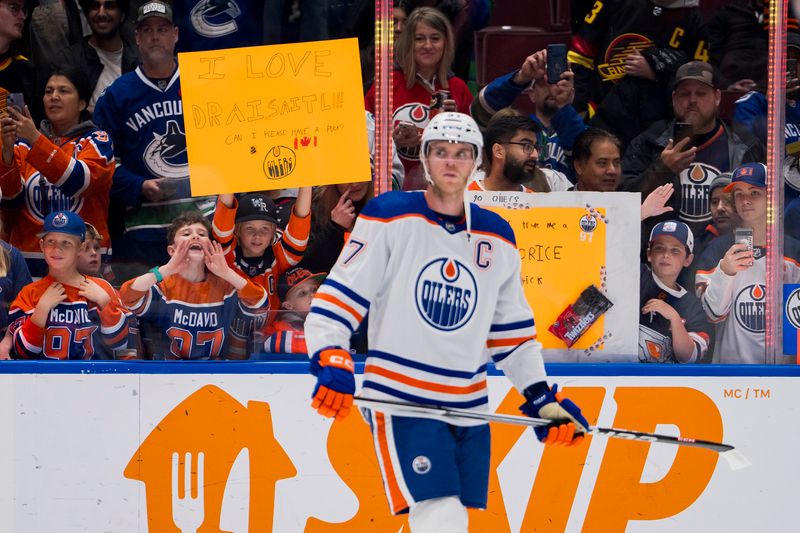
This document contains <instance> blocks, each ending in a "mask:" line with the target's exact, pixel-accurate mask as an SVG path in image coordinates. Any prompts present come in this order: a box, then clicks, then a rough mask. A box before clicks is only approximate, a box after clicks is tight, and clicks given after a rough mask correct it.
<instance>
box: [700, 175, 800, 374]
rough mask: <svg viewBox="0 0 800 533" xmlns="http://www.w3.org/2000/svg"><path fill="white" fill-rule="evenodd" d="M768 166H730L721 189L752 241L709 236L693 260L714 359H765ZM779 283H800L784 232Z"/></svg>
mask: <svg viewBox="0 0 800 533" xmlns="http://www.w3.org/2000/svg"><path fill="white" fill-rule="evenodd" d="M766 180H767V167H766V166H764V164H763V163H746V164H744V165H741V166H740V167H738V168H737V169H736V170H734V172H733V175H732V177H731V183H730V185H728V186H726V187H725V192H731V191H733V204H734V207H735V209H736V212H737V213H738V215H739V216H740V217H741V219H742V223H741V226H742V227H744V228H748V229H750V230H752V236H753V239H752V243H749V244H745V243H743V242H735V237H734V234H732V233H731V234H728V235H723V236H721V237H718V238H716V239H714V240H713V241H712V242H711V244H709V245H708V247H707V248H706V249H705V251H704V252H703V255H702V256H701V257H700V261H699V262H698V264H697V274H696V277H695V283H696V285H697V294H698V297H699V298H700V302H701V303H702V304H703V308H704V309H705V311H706V315H708V318H709V320H710V321H711V322H713V323H715V324H716V337H717V339H716V346H715V348H714V357H713V362H714V363H738V364H742V363H745V364H747V363H757V364H764V363H766V362H767V361H766V351H765V348H764V342H765V334H766V309H765V305H766V304H765V302H766V294H767V286H766V280H767V274H766V272H767V270H766V269H767V267H766V263H767V259H766V244H767V185H766V183H767V181H766ZM783 255H784V258H783V280H784V283H800V242H798V241H797V240H795V239H793V238H791V237H788V236H787V237H786V238H785V239H784V247H783Z"/></svg>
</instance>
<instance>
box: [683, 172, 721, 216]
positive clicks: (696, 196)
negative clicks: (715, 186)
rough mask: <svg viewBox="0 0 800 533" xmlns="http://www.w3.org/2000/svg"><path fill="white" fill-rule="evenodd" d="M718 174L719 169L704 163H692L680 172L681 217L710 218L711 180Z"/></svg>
mask: <svg viewBox="0 0 800 533" xmlns="http://www.w3.org/2000/svg"><path fill="white" fill-rule="evenodd" d="M719 174H720V172H719V169H717V168H716V167H713V166H711V165H707V164H705V163H692V164H691V165H689V168H687V169H686V170H684V171H683V172H681V176H680V177H681V213H680V214H681V218H683V219H684V220H688V221H691V222H702V221H705V220H711V182H712V181H714V178H716V177H717V176H718V175H719Z"/></svg>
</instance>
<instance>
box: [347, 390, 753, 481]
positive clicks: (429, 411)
mask: <svg viewBox="0 0 800 533" xmlns="http://www.w3.org/2000/svg"><path fill="white" fill-rule="evenodd" d="M354 402H355V404H356V405H358V406H360V407H366V408H369V409H374V410H376V411H390V412H395V413H398V414H404V413H405V414H409V415H413V414H418V415H423V416H431V415H437V416H442V417H445V418H462V419H464V418H466V419H470V420H481V421H484V422H502V423H505V424H518V425H522V426H534V427H536V426H549V425H550V424H552V423H553V421H552V420H547V419H545V418H530V417H527V416H516V415H504V414H500V413H480V412H475V411H469V410H467V409H456V408H453V407H437V406H431V405H419V404H411V403H403V402H397V401H392V400H374V399H371V398H360V397H356V398H355V399H354ZM588 432H589V433H590V434H592V435H603V436H606V437H613V438H616V439H625V440H638V441H643V442H660V443H663V444H674V445H678V446H690V447H693V448H704V449H706V450H712V451H715V452H718V453H719V454H720V456H721V457H722V458H723V459H725V460H726V461H727V463H728V466H730V467H731V470H739V469H741V468H746V467H748V466H750V461H748V460H747V458H746V457H745V456H744V455H743V454H742V453H741V452H740V451H739V450H737V449H735V448H734V447H733V446H731V445H730V444H723V443H721V442H712V441H708V440H701V439H692V438H689V437H673V436H671V435H660V434H658V433H644V432H641V431H630V430H627V429H616V428H601V427H597V426H595V427H593V428H590V429H589V431H588Z"/></svg>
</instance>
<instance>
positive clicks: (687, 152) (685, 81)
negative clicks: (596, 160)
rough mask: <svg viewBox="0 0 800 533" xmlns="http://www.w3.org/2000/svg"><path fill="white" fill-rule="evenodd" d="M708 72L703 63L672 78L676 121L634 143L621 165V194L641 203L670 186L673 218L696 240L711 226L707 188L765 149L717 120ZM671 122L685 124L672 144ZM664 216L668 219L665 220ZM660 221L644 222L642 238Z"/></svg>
mask: <svg viewBox="0 0 800 533" xmlns="http://www.w3.org/2000/svg"><path fill="white" fill-rule="evenodd" d="M714 82H715V80H714V76H713V68H712V67H711V65H709V64H708V63H706V62H703V61H690V62H689V63H686V64H684V65H682V66H681V67H680V68H679V69H678V71H677V73H676V76H675V84H674V85H673V91H672V107H673V111H674V113H675V120H670V121H659V122H656V123H654V124H653V125H652V126H650V127H649V128H648V129H647V130H645V131H644V133H642V134H641V135H639V136H638V137H636V138H635V139H634V140H633V141H632V142H631V144H630V146H628V149H627V150H626V151H625V156H624V157H623V159H622V184H621V185H620V190H623V191H632V192H636V191H639V192H641V193H642V198H643V199H644V198H646V197H647V195H648V194H650V193H651V192H652V191H653V190H654V189H655V188H656V187H659V186H661V185H664V184H666V183H672V184H673V185H674V186H675V194H674V195H673V197H672V198H671V199H670V205H671V207H672V208H673V209H674V212H673V213H669V214H668V216H670V217H675V216H676V215H677V217H678V218H679V219H680V220H681V221H683V222H685V223H686V224H688V225H689V227H690V228H691V230H692V232H693V233H695V234H700V233H702V232H703V230H704V228H705V227H706V225H707V224H708V223H709V222H710V221H711V182H712V181H713V180H714V178H716V177H717V176H718V175H720V174H721V173H723V172H730V171H731V170H733V169H734V168H736V167H738V166H739V165H741V164H742V163H747V162H758V161H763V160H764V148H763V146H762V145H761V144H760V143H759V141H758V140H757V139H756V138H755V137H753V136H752V135H749V134H747V133H746V132H734V131H733V130H732V129H730V128H728V127H727V126H726V125H725V124H724V123H723V122H722V121H721V120H719V119H718V118H717V111H718V108H719V102H720V97H721V95H720V91H719V90H718V89H717V88H716V87H715V83H714ZM676 122H683V123H688V124H689V125H690V126H688V127H687V128H688V135H687V136H685V137H683V138H680V139H676V138H675V135H674V128H675V123H676ZM664 216H667V215H664ZM664 216H662V217H656V218H655V219H653V218H651V219H648V220H647V221H646V224H647V227H645V228H643V229H642V234H643V235H649V233H650V231H649V230H650V228H651V227H652V226H653V225H655V224H656V223H657V222H659V221H660V220H663V219H664Z"/></svg>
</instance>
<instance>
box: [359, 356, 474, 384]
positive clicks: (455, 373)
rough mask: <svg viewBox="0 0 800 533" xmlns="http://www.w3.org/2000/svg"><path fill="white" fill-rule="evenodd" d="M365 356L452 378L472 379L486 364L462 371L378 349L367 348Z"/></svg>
mask: <svg viewBox="0 0 800 533" xmlns="http://www.w3.org/2000/svg"><path fill="white" fill-rule="evenodd" d="M367 357H368V358H369V357H374V358H375V359H382V360H384V361H389V362H392V363H397V364H400V365H403V366H407V367H409V368H415V369H417V370H422V371H425V372H429V373H431V374H437V375H439V376H447V377H454V378H463V379H473V378H474V377H475V376H476V375H478V374H481V373H483V372H486V365H481V367H480V368H478V370H476V371H475V372H464V371H461V370H450V369H447V368H440V367H438V366H433V365H426V364H425V363H420V362H419V361H412V360H411V359H406V358H404V357H400V356H399V355H394V354H390V353H386V352H381V351H378V350H368V351H367Z"/></svg>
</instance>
